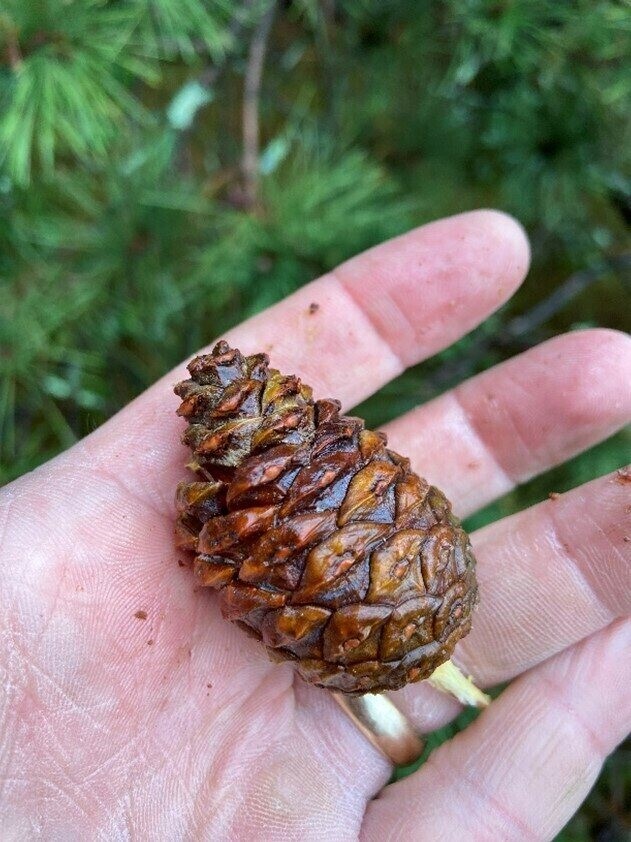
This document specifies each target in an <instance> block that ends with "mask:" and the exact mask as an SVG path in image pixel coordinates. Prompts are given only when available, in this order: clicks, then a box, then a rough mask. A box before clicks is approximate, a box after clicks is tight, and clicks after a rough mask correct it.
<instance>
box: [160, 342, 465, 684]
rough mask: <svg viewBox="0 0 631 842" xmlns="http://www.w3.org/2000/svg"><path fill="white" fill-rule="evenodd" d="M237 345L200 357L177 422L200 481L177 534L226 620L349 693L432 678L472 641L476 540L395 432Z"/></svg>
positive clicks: (182, 507) (183, 508) (191, 486)
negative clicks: (397, 448)
mask: <svg viewBox="0 0 631 842" xmlns="http://www.w3.org/2000/svg"><path fill="white" fill-rule="evenodd" d="M268 362H269V361H268V358H267V356H266V355H265V354H255V355H253V356H249V357H244V356H243V355H242V354H241V353H240V352H239V351H238V350H236V349H232V348H230V347H229V345H228V344H227V343H226V342H219V343H218V344H217V345H216V346H215V348H214V349H213V351H212V353H211V354H204V355H202V356H199V357H196V358H195V359H194V360H193V361H192V362H191V364H190V365H189V367H188V369H189V372H190V374H191V379H189V380H185V381H183V382H182V383H179V384H178V385H177V386H176V388H175V392H176V394H177V395H179V396H180V397H181V398H182V404H181V406H180V408H179V409H178V414H179V415H182V416H184V418H186V419H187V421H188V428H187V430H186V432H185V433H184V439H183V440H184V443H185V444H187V445H188V446H189V447H190V448H191V450H192V452H193V462H192V463H191V464H190V465H189V467H191V468H192V469H193V470H194V471H195V473H196V474H197V477H198V479H197V481H195V482H182V483H180V485H179V486H178V490H177V508H178V520H177V537H178V544H179V546H180V547H181V548H183V549H186V550H190V551H192V552H194V553H195V561H194V569H195V572H196V574H197V576H198V577H199V579H200V581H201V583H202V584H204V585H208V586H211V587H213V588H216V589H218V590H219V591H220V592H221V608H222V611H223V614H224V616H225V617H226V618H227V619H229V620H233V621H234V622H236V623H238V624H239V625H240V626H242V627H243V628H244V629H246V630H247V631H248V632H249V633H250V634H253V635H255V636H256V637H257V638H258V639H259V640H262V641H263V643H264V644H265V645H266V646H267V647H268V649H269V651H270V653H272V654H273V656H274V657H280V658H287V659H291V660H293V661H294V662H295V664H296V667H297V669H298V671H299V672H300V674H301V675H302V677H303V678H305V679H306V680H307V681H309V682H311V683H313V684H318V685H320V686H322V687H328V688H331V689H336V690H341V691H342V692H345V693H365V692H367V691H371V692H379V691H382V690H394V689H396V688H398V687H402V686H403V685H404V684H406V683H407V682H409V681H419V680H421V679H424V678H428V677H429V676H430V675H431V674H432V672H433V671H434V670H435V669H436V667H438V666H439V665H440V664H442V663H443V662H444V661H446V660H447V659H448V658H449V657H450V655H451V653H452V651H453V648H454V646H455V644H456V643H457V641H458V640H459V639H460V638H461V637H463V636H464V635H465V634H467V632H468V631H469V628H470V626H471V612H472V610H473V607H474V605H475V603H476V599H477V587H476V581H475V572H474V566H475V561H474V558H473V554H472V552H471V546H470V544H469V539H468V537H467V535H466V533H465V532H464V531H463V529H462V528H461V527H460V524H459V522H458V520H457V519H456V518H455V517H454V516H453V514H452V513H451V506H450V504H449V502H448V501H447V499H446V498H445V496H444V495H443V494H442V493H441V492H440V491H439V490H438V489H436V488H434V487H433V486H430V485H429V484H428V483H427V482H426V480H424V479H421V478H420V477H418V476H417V475H416V474H415V473H414V472H413V471H411V470H410V463H409V460H408V459H406V458H404V457H402V456H399V455H398V454H397V453H394V452H393V451H391V450H388V448H387V447H386V437H385V435H384V434H383V433H375V432H372V431H370V430H366V429H364V423H363V421H361V420H360V419H359V418H349V417H347V416H345V415H340V404H339V402H338V401H334V400H318V401H314V400H313V398H312V394H311V389H310V388H309V387H308V386H305V385H303V384H302V383H301V382H300V380H299V379H298V378H297V377H294V376H291V375H289V376H287V375H283V374H280V373H279V372H278V371H276V370H275V369H273V368H269V367H268Z"/></svg>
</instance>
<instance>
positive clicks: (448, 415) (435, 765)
mask: <svg viewBox="0 0 631 842" xmlns="http://www.w3.org/2000/svg"><path fill="white" fill-rule="evenodd" d="M527 262H528V247H527V244H526V242H525V239H524V236H523V234H522V232H521V230H520V229H519V228H518V227H517V226H516V225H515V224H514V222H512V221H511V220H510V219H508V218H506V217H504V216H503V215H501V214H497V213H494V212H488V211H481V212H475V213H470V214H464V215H461V216H457V217H453V218H451V219H447V220H443V221H440V222H437V223H434V224H432V225H428V226H425V227H424V228H420V229H418V230H416V231H413V232H411V233H409V234H407V235H405V236H403V237H400V238H397V239H395V240H392V241H390V242H388V243H385V244H383V245H381V246H379V247H377V248H376V249H373V250H371V251H369V252H367V253H365V254H363V255H361V256H359V257H357V258H355V259H353V260H351V261H349V262H347V263H345V264H343V265H342V266H341V267H339V268H338V269H337V270H336V271H335V272H333V273H331V274H329V275H326V276H325V277H323V278H321V279H320V280H318V281H315V282H314V283H313V284H311V285H310V286H308V287H305V288H303V289H301V290H300V291H298V292H297V293H295V294H294V295H293V296H291V297H290V298H288V299H286V300H285V301H283V302H281V303H279V304H278V305H276V306H275V307H273V308H271V309H270V310H268V311H267V312H265V313H262V314H261V315H258V316H256V317H254V318H253V319H250V320H249V321H248V322H246V323H245V324H243V325H241V326H239V327H238V328H235V329H234V330H233V331H231V332H230V334H229V335H228V336H227V337H226V338H227V339H228V341H229V342H230V343H231V344H233V345H235V346H237V347H239V348H240V349H241V350H243V351H244V352H246V353H252V352H256V351H262V350H265V351H268V352H269V354H270V357H271V361H272V364H273V365H275V366H277V367H278V368H280V369H281V370H283V371H287V372H295V373H296V374H298V375H300V376H301V377H302V378H303V379H304V380H305V382H307V383H309V384H310V385H312V386H313V387H314V393H315V395H316V396H318V397H327V396H331V397H338V398H340V399H342V400H343V402H344V404H345V407H347V408H348V407H350V406H352V405H353V404H356V403H357V402H359V401H360V400H362V399H363V398H365V397H366V396H367V395H368V394H369V393H371V392H373V391H375V390H376V389H378V388H379V387H380V386H382V385H383V384H384V383H385V382H386V381H388V380H390V379H391V378H393V377H395V376H396V375H397V374H399V373H400V372H401V371H402V370H403V369H404V368H405V367H407V366H409V365H411V364H413V363H416V362H418V361H420V360H421V359H424V358H426V357H428V356H431V355H432V354H434V353H436V352H437V351H439V350H441V349H442V348H444V347H446V346H448V345H449V344H450V343H452V342H453V341H455V340H456V339H458V338H459V337H460V336H461V335H463V334H464V333H466V332H467V331H469V330H470V329H472V328H473V327H474V326H475V325H476V324H478V323H479V322H480V321H482V320H483V319H484V318H485V317H487V316H488V314H489V313H490V312H492V311H493V310H494V309H495V308H496V307H498V306H499V305H501V304H502V303H503V302H504V301H505V300H506V299H507V298H508V297H509V296H510V295H511V294H512V292H513V291H514V290H515V288H516V287H517V286H518V285H519V283H520V282H521V280H522V279H523V277H524V275H525V272H526V269H527ZM312 302H316V303H317V304H318V305H319V308H318V309H317V311H316V312H312V311H313V310H314V308H311V307H310V305H311V303H312ZM181 375H182V371H180V370H178V371H176V372H172V373H171V374H169V375H168V376H167V377H166V378H164V379H163V380H161V381H159V382H158V383H157V384H155V385H154V386H153V387H152V388H151V389H149V390H148V391H147V392H145V393H144V394H143V395H141V396H140V397H139V398H138V399H137V400H135V401H134V402H133V403H131V404H130V405H129V406H127V407H126V408H125V409H124V410H122V411H121V412H120V413H119V414H118V415H116V416H115V417H114V418H112V419H111V420H110V421H109V422H108V423H106V424H104V425H103V426H102V427H101V428H100V429H98V430H96V431H95V432H94V433H92V434H91V435H90V436H88V437H87V438H85V439H84V440H83V441H81V442H80V443H79V444H77V445H76V446H75V447H73V448H72V449H71V450H69V451H67V452H66V453H64V454H62V455H61V456H59V457H58V458H56V459H54V460H53V461H51V462H49V463H48V464H46V465H44V466H42V467H41V468H39V469H38V470H36V471H34V472H33V473H32V474H29V475H27V476H24V477H22V478H21V479H19V480H18V481H16V482H14V483H13V484H11V485H9V486H7V487H6V488H5V489H4V490H3V491H2V492H1V493H0V536H2V538H1V540H2V574H1V575H2V580H1V581H2V605H1V607H0V612H1V613H0V617H1V625H0V629H1V637H0V668H1V670H2V682H1V683H2V697H0V735H1V737H2V748H1V750H0V785H1V795H0V805H1V806H0V829H1V831H2V838H3V839H24V838H27V839H30V838H33V837H35V836H37V835H38V834H40V835H41V836H42V837H43V838H45V839H47V840H54V839H63V840H70V839H79V838H80V839H107V840H111V839H136V838H138V839H168V840H171V839H201V838H209V839H213V840H219V839H230V840H258V839H261V840H265V842H268V840H274V839H282V840H290V839H300V840H307V839H319V840H320V839H330V840H350V839H355V838H361V839H362V840H366V842H369V840H380V842H383V840H386V839H387V840H398V839H401V840H410V839H419V840H423V839H432V840H442V839H445V840H451V839H454V838H462V839H479V840H490V839H493V840H504V839H515V840H523V839H551V838H552V837H553V836H554V835H555V833H556V832H557V831H558V830H559V828H561V827H562V826H563V824H564V823H565V822H566V821H567V820H568V819H569V817H570V816H571V815H572V813H573V812H574V811H575V810H576V809H577V807H578V806H579V804H580V802H581V801H582V799H583V798H584V797H585V795H586V794H587V792H588V790H589V789H590V787H591V785H592V784H593V782H594V780H595V778H596V776H597V774H598V772H599V770H600V767H601V764H602V761H603V759H604V757H605V756H606V755H607V754H608V753H609V752H610V751H611V750H612V749H613V748H614V746H615V745H616V744H617V743H618V742H619V741H620V740H621V739H622V738H623V736H624V735H625V733H626V731H627V730H628V729H629V724H630V722H631V687H630V684H631V663H630V662H629V658H628V651H629V645H630V644H631V623H630V622H629V620H628V619H624V618H625V617H627V616H628V613H629V607H630V598H631V587H630V582H629V554H630V548H631V543H628V541H629V537H631V506H629V503H630V502H631V501H630V499H629V498H630V495H629V488H630V487H631V486H630V485H629V480H630V478H631V477H630V475H629V474H628V473H624V472H619V473H618V474H614V475H612V476H610V477H604V478H602V479H599V480H596V481H594V482H592V483H590V484H588V485H586V486H583V487H581V488H578V489H576V490H574V491H572V492H569V493H567V494H564V495H562V496H561V497H560V498H558V499H555V500H548V501H545V502H543V503H541V504H539V505H537V506H535V507H533V508H532V509H530V510H528V511H525V512H522V513H520V514H517V515H514V516H512V517H510V518H506V519H505V520H503V521H500V522H497V523H495V524H493V525H491V526H488V527H486V528H485V529H482V530H480V531H478V532H477V533H475V534H474V535H473V536H472V543H473V546H474V550H475V553H476V556H477V558H478V562H479V564H478V580H479V586H480V596H481V602H480V606H479V608H478V610H477V612H476V615H475V616H474V622H473V630H472V632H471V634H470V635H469V636H468V637H467V638H466V639H465V640H463V641H462V642H461V643H460V644H459V645H458V647H457V648H456V653H455V660H456V661H457V662H458V663H459V664H460V666H461V667H462V668H463V669H464V670H465V671H466V672H469V673H472V674H473V675H474V677H475V679H476V681H477V682H478V683H479V684H481V685H482V686H490V685H493V684H497V683H499V682H503V681H507V680H510V679H515V680H514V681H513V682H512V684H511V685H510V686H509V687H508V688H507V689H506V690H505V691H504V692H503V693H502V694H501V696H500V697H499V698H498V699H497V700H496V701H494V702H493V704H492V705H491V706H490V707H489V708H488V709H487V710H485V711H484V712H483V713H482V714H481V716H480V717H479V718H478V719H477V720H476V722H475V723H474V724H473V725H472V726H470V727H469V728H468V729H467V730H466V731H464V732H462V733H461V734H459V735H458V736H457V737H456V738H455V739H453V740H452V741H450V742H448V743H445V744H444V745H442V746H441V747H440V748H439V749H438V750H437V751H435V752H434V753H433V754H432V755H431V757H430V759H429V761H428V762H427V763H425V764H424V766H423V767H422V768H421V769H420V770H419V771H418V772H416V773H415V774H413V775H411V776H410V777H408V778H406V779H404V780H402V781H400V782H398V783H396V784H393V785H391V786H388V787H386V788H385V789H384V787H385V785H386V783H387V781H388V779H389V777H390V774H391V771H392V769H391V766H390V765H389V764H388V762H387V761H386V760H385V758H384V757H382V756H381V755H380V754H379V753H378V752H377V751H376V750H375V749H374V748H373V747H372V745H371V744H370V743H369V742H368V741H367V740H366V738H365V737H364V736H363V735H362V734H361V733H360V732H359V731H358V730H357V729H356V727H355V726H354V725H353V724H352V723H351V722H350V720H348V719H347V718H346V717H345V715H344V713H343V712H342V711H341V710H340V709H339V708H338V707H337V705H336V704H335V703H334V701H333V700H332V699H331V697H330V695H329V694H328V693H327V692H326V691H324V690H320V689H318V688H314V687H311V686H307V685H306V684H304V683H303V682H302V681H301V680H300V679H298V678H297V677H295V675H294V672H293V668H292V666H291V665H290V664H288V663H284V664H272V663H270V662H269V661H268V659H267V656H266V654H265V652H264V650H263V648H262V647H261V646H260V644H258V643H256V642H255V641H252V640H250V639H249V638H247V637H246V636H245V635H244V634H243V633H242V632H241V631H240V630H239V629H238V628H236V627H234V626H233V625H231V624H230V623H227V622H225V621H224V620H222V618H221V616H220V615H219V612H218V610H217V605H216V594H214V593H211V592H209V591H208V590H200V591H196V590H195V589H194V579H193V577H192V575H191V574H190V572H189V571H188V570H183V569H181V568H180V567H179V566H178V564H177V557H178V555H177V553H176V552H175V550H174V545H173V523H174V510H173V495H174V491H175V486H176V484H177V482H178V480H180V479H182V477H183V473H184V472H183V468H182V465H183V463H184V461H185V460H186V453H185V450H184V448H183V447H181V446H180V445H179V444H178V441H179V437H180V434H181V431H182V427H183V425H182V423H181V421H180V420H178V419H177V418H176V416H175V414H174V410H175V408H176V405H177V403H176V401H175V399H174V397H173V395H172V394H171V387H172V385H173V383H174V382H175V381H176V380H178V379H181ZM629 382H631V341H629V340H628V339H627V338H625V337H624V336H622V335H619V334H616V333H614V332H611V331H604V330H592V331H583V332H578V333H573V334H570V335H566V336H561V337H558V338H556V339H553V340H551V341H550V342H547V343H545V344H543V345H541V346H539V347H537V348H533V349H532V350H530V351H528V352H526V353H524V354H522V355H521V356H519V357H517V358H515V359H513V360H510V361H508V362H506V363H504V364H502V365H500V366H497V367H496V368H494V369H491V370H489V371H487V372H484V373H483V374H481V375H479V376H477V377H475V378H473V379H471V380H469V381H467V382H465V383H463V384H462V385H460V386H459V387H458V388H456V389H455V390H453V391H451V392H448V393H447V394H445V395H442V396H440V397H439V398H437V399H435V400H433V401H431V402H430V403H429V404H426V405H425V406H421V407H418V408H417V409H415V410H413V411H412V412H410V413H408V414H407V415H404V416H403V417H401V418H399V419H397V420H396V421H395V422H393V423H392V424H389V425H387V427H386V428H385V429H386V432H387V433H388V436H389V440H390V444H391V446H392V447H393V449H395V450H399V451H401V452H403V453H405V454H406V455H408V456H410V458H411V460H412V465H413V467H414V468H415V469H416V470H417V471H418V472H419V473H420V474H421V475H423V476H425V477H427V478H428V479H429V480H430V482H432V483H434V484H436V485H438V486H439V487H440V488H442V489H443V490H444V491H445V492H446V494H447V495H448V496H449V497H450V499H451V500H452V502H453V504H454V509H455V512H456V514H458V515H460V516H465V515H468V514H470V513H471V512H473V511H474V510H475V509H477V508H479V507H481V506H483V505H485V504H486V503H488V502H489V501H490V500H492V499H493V498H495V497H498V496H499V495H501V494H504V493H505V492H506V491H508V490H509V489H510V488H511V487H512V486H513V485H514V484H515V483H519V482H522V481H524V480H525V479H527V478H529V477H530V476H532V475H534V474H536V473H538V472H541V471H543V470H545V469H546V468H548V467H549V466H551V465H553V464H555V463H557V462H560V461H563V460H564V459H567V458H568V457H569V456H571V455H572V454H573V453H576V452H578V451H579V450H582V449H584V448H586V447H588V446H589V445H591V444H593V443H595V442H596V441H598V440H600V439H602V438H604V437H606V436H608V435H610V434H611V433H612V432H614V431H615V430H616V429H617V428H618V427H619V426H620V425H622V424H624V423H625V422H627V421H628V420H629V417H630V416H631V394H630V393H629V389H628V384H629ZM625 654H626V655H627V657H625ZM392 696H393V699H394V700H395V701H396V704H397V705H398V706H399V707H400V708H401V709H402V710H403V711H404V712H405V713H406V714H407V716H408V717H409V718H410V720H411V721H412V722H414V723H415V724H416V725H417V726H418V727H419V729H421V730H423V731H429V730H432V729H435V728H437V727H439V726H441V725H443V724H445V723H446V722H447V721H448V720H449V719H451V718H452V717H453V716H454V715H455V714H456V713H457V711H458V706H457V705H456V703H455V702H454V701H452V700H451V699H448V698H447V697H445V696H443V695H441V694H439V693H437V692H436V691H435V690H433V689H432V688H431V687H428V686H427V685H426V684H413V685H409V686H408V687H406V688H405V689H404V690H402V691H398V692H397V693H394V694H392Z"/></svg>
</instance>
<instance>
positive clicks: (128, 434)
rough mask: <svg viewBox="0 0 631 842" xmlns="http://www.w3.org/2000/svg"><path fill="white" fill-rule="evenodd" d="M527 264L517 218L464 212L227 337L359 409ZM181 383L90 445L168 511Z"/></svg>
mask: <svg viewBox="0 0 631 842" xmlns="http://www.w3.org/2000/svg"><path fill="white" fill-rule="evenodd" d="M527 264H528V245H527V242H526V239H525V236H524V234H523V231H522V229H521V228H520V227H519V226H518V225H517V223H515V222H514V221H513V220H512V219H510V218H509V217H507V216H505V215H504V214H501V213H497V212H494V211H477V212H473V213H467V214H462V215H460V216H455V217H452V218H450V219H444V220H441V221H439V222H434V223H432V224H430V225H426V226H423V227H422V228H418V229H416V230H415V231H412V232H410V233H409V234H405V235H404V236H402V237H397V238H396V239H394V240H391V241H389V242H387V243H384V244H383V245H381V246H378V247H376V248H374V249H371V250H370V251H368V252H366V253H364V254H362V255H360V256H358V257H355V258H353V259H352V260H349V261H348V262H347V263H344V264H343V265H342V266H340V267H339V268H338V269H337V270H336V271H335V272H332V273H330V274H328V275H325V276H324V277H322V278H320V279H319V280H317V281H314V282H313V283H311V284H309V285H308V286H306V287H304V288H302V289H301V290H299V291H298V292H296V293H295V294H294V295H291V296H290V297H289V298H287V299H285V300H284V301H281V302H280V303H279V304H277V305H275V306H274V307H271V308H270V309H269V310H267V311H265V312H264V313H261V314H260V315H258V316H255V317H254V318H252V319H249V320H248V321H247V322H245V323H244V324H242V325H240V326H239V327H237V328H235V329H234V330H232V331H230V332H229V334H228V335H227V337H226V338H227V339H228V341H229V342H230V343H231V344H233V345H235V346H237V347H239V348H240V349H241V350H243V351H244V352H247V353H252V352H255V351H266V352H268V353H269V355H270V358H271V362H272V364H273V365H274V366H276V367H278V368H279V369H281V370H284V371H286V372H288V373H296V374H298V375H299V376H300V377H302V378H303V380H304V381H305V382H307V383H309V384H310V385H311V386H313V388H314V392H315V394H316V395H317V396H318V397H327V396H329V397H337V398H339V399H340V400H342V401H343V403H344V404H345V405H346V406H350V405H352V404H353V403H356V402H358V401H360V400H362V399H363V398H365V397H366V396H367V395H369V394H370V393H371V392H373V391H374V390H376V389H378V388H379V387H380V386H381V385H383V384H384V383H385V382H386V381H388V380H389V379H391V378H392V377H394V376H396V375H397V374H399V373H400V372H401V371H402V370H403V368H404V367H405V366H406V365H409V364H411V363H413V362H417V361H418V360H420V359H423V358H425V357H427V356H429V355H431V354H434V353H436V352H437V351H439V350H440V349H441V348H444V347H445V346H447V345H449V344H450V343H452V342H453V341H454V340H455V339H457V338H458V337H459V336H462V334H464V333H466V332H467V331H469V330H471V328H473V327H474V326H475V325H476V324H478V323H479V322H480V321H482V320H483V319H484V318H486V317H487V316H488V315H489V313H491V312H492V311H493V310H494V309H495V308H496V307H498V306H499V305H500V304H502V303H503V302H504V301H505V300H506V299H507V298H508V297H510V295H511V294H512V292H513V291H514V290H515V288H516V287H517V286H518V285H519V283H520V282H521V280H522V279H523V277H524V274H525V272H526V268H527ZM311 305H316V307H315V308H314V307H312V306H311ZM314 310H315V312H313V311H314ZM183 375H184V371H183V369H178V370H176V371H174V372H171V373H170V374H169V375H167V377H166V378H163V379H162V380H160V381H159V382H158V383H157V384H155V385H154V386H153V387H152V388H150V389H149V390H148V391H147V392H145V393H144V394H143V395H141V397H140V398H138V399H137V400H136V401H134V402H133V403H132V404H130V405H129V406H128V407H127V408H125V409H124V410H123V411H122V412H120V413H119V414H118V415H117V416H115V418H114V419H112V420H111V421H110V422H109V423H108V424H106V425H104V426H103V427H102V428H100V430H97V431H96V432H95V433H94V434H93V435H92V436H90V437H89V439H87V440H84V441H86V444H85V445H84V446H85V447H86V448H91V458H92V459H95V458H96V459H99V460H100V461H101V462H102V463H103V464H105V465H109V466H112V465H113V464H115V465H116V470H117V476H118V478H119V480H122V479H123V478H124V477H126V476H129V477H130V478H135V477H137V476H138V475H142V476H143V491H144V493H153V495H154V496H155V497H157V498H158V499H159V497H160V496H161V495H162V496H163V505H164V506H165V510H166V508H167V507H168V509H169V510H170V507H171V496H172V491H171V488H172V484H173V481H174V479H175V478H177V476H181V468H180V465H181V462H182V453H181V452H180V451H179V449H178V448H177V447H176V446H174V445H175V443H176V442H177V441H178V439H179V436H180V432H181V426H182V425H181V421H180V420H178V419H177V418H176V417H175V414H174V411H173V410H174V406H175V403H174V399H173V398H172V396H171V387H172V385H173V383H174V382H175V381H176V380H178V379H179V378H181V377H182V376H183ZM114 460H116V462H114Z"/></svg>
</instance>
